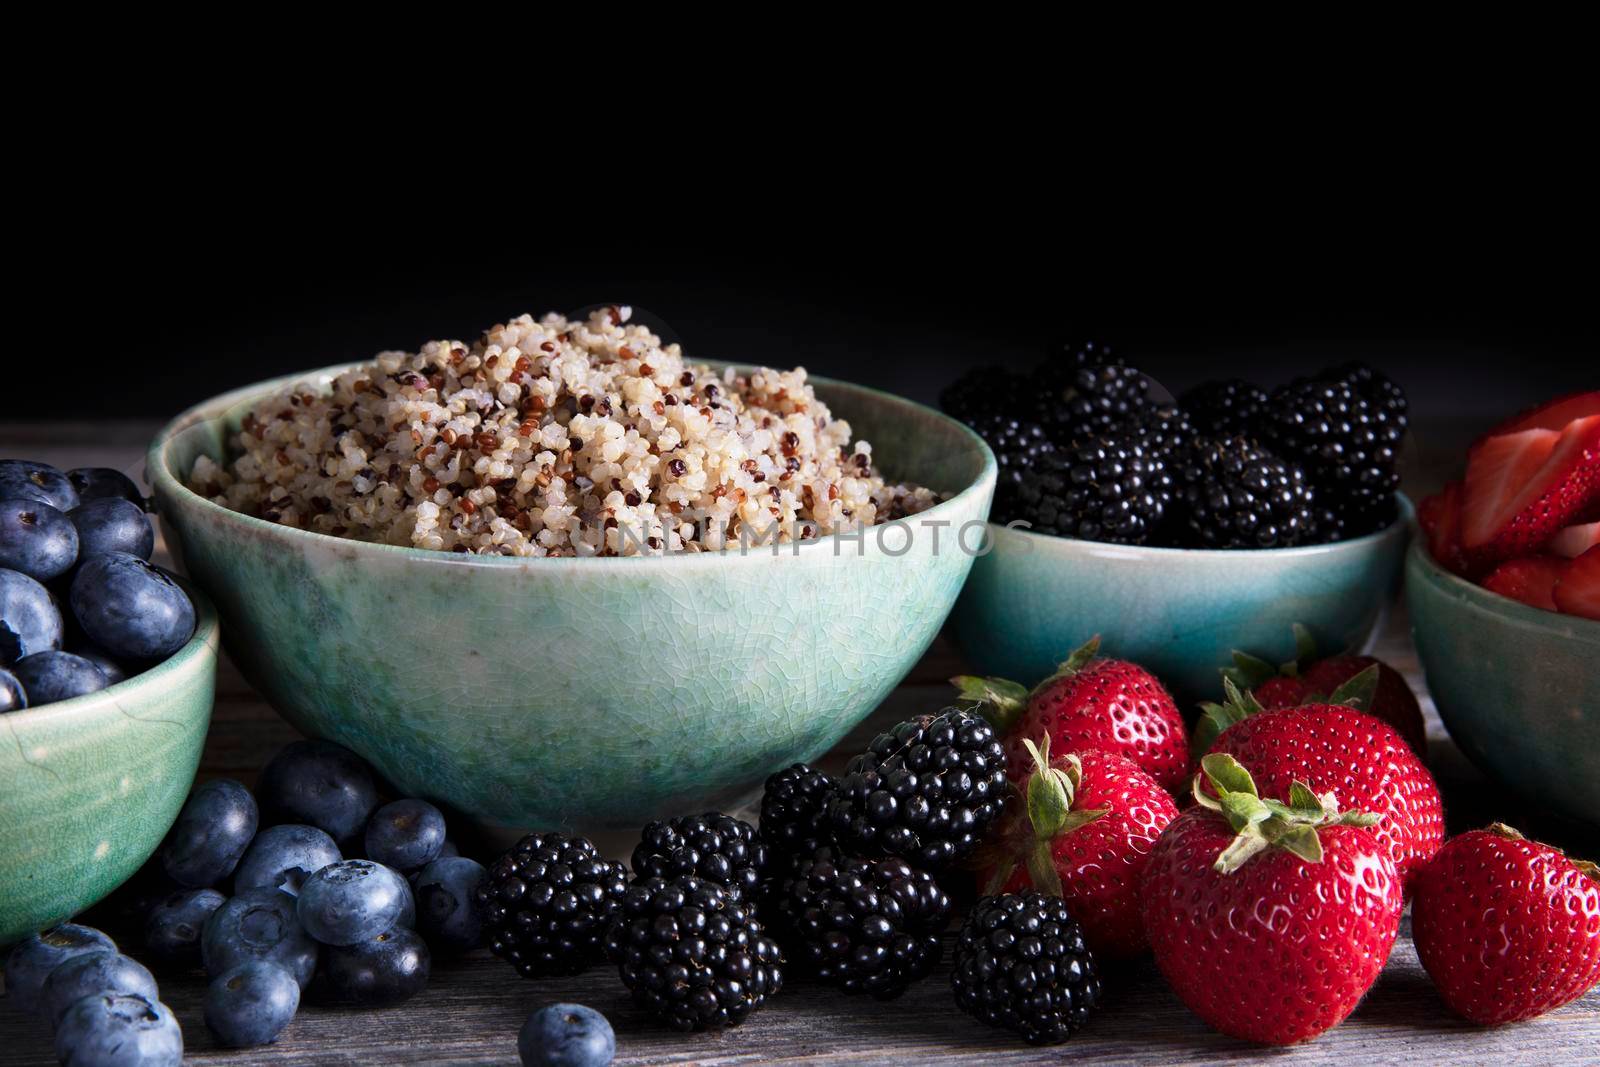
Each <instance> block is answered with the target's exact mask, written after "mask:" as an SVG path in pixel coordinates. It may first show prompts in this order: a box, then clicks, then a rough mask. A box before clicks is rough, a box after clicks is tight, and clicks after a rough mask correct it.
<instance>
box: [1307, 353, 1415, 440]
mask: <svg viewBox="0 0 1600 1067" xmlns="http://www.w3.org/2000/svg"><path fill="white" fill-rule="evenodd" d="M1317 377H1318V378H1320V379H1322V380H1323V381H1330V382H1347V383H1349V384H1350V385H1351V386H1352V387H1354V388H1355V390H1356V392H1358V393H1360V394H1361V395H1362V396H1364V397H1366V398H1367V399H1368V400H1369V401H1371V402H1372V403H1374V404H1376V405H1377V406H1378V407H1379V408H1382V409H1383V410H1385V411H1387V412H1388V413H1389V416H1390V417H1391V418H1394V419H1398V420H1399V422H1400V425H1401V426H1406V425H1408V424H1409V422H1410V412H1411V402H1410V401H1409V400H1407V399H1406V391H1405V390H1404V389H1402V388H1400V386H1399V385H1398V384H1397V383H1395V382H1394V381H1393V380H1392V379H1390V378H1389V377H1388V376H1387V375H1385V374H1384V373H1383V372H1382V371H1379V370H1375V369H1374V368H1372V367H1370V366H1368V365H1367V364H1365V363H1361V362H1359V361H1358V362H1352V363H1341V364H1339V365H1338V366H1337V367H1329V368H1328V369H1327V370H1325V371H1323V372H1322V373H1321V374H1319V375H1317Z"/></svg>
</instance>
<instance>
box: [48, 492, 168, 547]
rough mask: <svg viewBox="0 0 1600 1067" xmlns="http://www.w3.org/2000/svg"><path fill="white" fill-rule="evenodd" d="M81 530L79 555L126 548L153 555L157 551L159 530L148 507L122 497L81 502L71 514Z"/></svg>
mask: <svg viewBox="0 0 1600 1067" xmlns="http://www.w3.org/2000/svg"><path fill="white" fill-rule="evenodd" d="M68 518H69V519H71V521H72V525H73V526H74V527H76V528H77V531H78V557H79V558H80V559H89V558H91V557H93V556H107V555H110V554H111V553H113V552H123V553H126V554H127V555H130V556H138V557H139V558H140V559H149V558H150V553H151V552H154V551H155V547H156V532H155V529H154V528H153V527H152V526H151V525H150V517H149V516H148V515H146V514H145V513H144V508H141V507H140V506H139V505H138V504H134V503H130V502H129V501H126V500H123V499H122V498H121V497H105V498H102V499H100V500H91V501H89V502H88V503H87V504H80V505H79V506H78V507H76V508H74V509H73V510H72V514H71V515H69V516H68Z"/></svg>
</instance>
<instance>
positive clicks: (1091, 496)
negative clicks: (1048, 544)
mask: <svg viewBox="0 0 1600 1067" xmlns="http://www.w3.org/2000/svg"><path fill="white" fill-rule="evenodd" d="M1170 496H1171V483H1170V478H1169V475H1168V473H1167V461H1166V459H1165V458H1163V457H1162V456H1161V455H1160V454H1158V453H1156V452H1154V451H1152V450H1151V449H1150V448H1149V447H1147V446H1146V444H1145V443H1144V442H1142V441H1141V440H1140V439H1139V438H1138V437H1137V436H1136V435H1134V434H1131V433H1107V434H1103V435H1101V436H1098V437H1093V438H1090V439H1089V440H1087V441H1084V442H1083V443H1081V444H1077V445H1073V446H1071V447H1070V448H1067V449H1064V450H1062V451H1060V452H1056V453H1053V454H1052V455H1050V456H1048V457H1044V458H1043V459H1041V461H1040V462H1039V463H1038V464H1037V465H1036V466H1035V468H1034V470H1033V472H1032V473H1031V474H1030V475H1029V476H1028V477H1027V478H1025V479H1024V480H1023V483H1022V486H1021V488H1019V489H1018V491H1017V499H1018V501H1019V517H1021V518H1023V519H1025V520H1027V521H1028V522H1031V523H1032V524H1033V529H1034V530H1035V531H1036V532H1039V533H1047V534H1054V535H1056V536H1057V537H1076V538H1079V539H1081V540H1084V541H1110V542H1113V543H1115V544H1124V545H1142V544H1144V543H1145V542H1146V541H1147V540H1148V539H1149V538H1150V535H1151V534H1152V533H1154V532H1155V530H1156V529H1157V528H1158V527H1159V526H1160V524H1161V519H1162V516H1163V515H1164V514H1165V513H1166V507H1167V503H1168V501H1169V499H1170Z"/></svg>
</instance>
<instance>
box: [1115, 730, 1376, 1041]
mask: <svg viewBox="0 0 1600 1067" xmlns="http://www.w3.org/2000/svg"><path fill="white" fill-rule="evenodd" d="M1272 714H1278V715H1281V714H1288V713H1285V712H1274V713H1272ZM1202 766H1203V768H1204V774H1205V776H1206V777H1207V778H1208V779H1209V780H1210V782H1211V787H1212V789H1213V790H1214V791H1215V794H1216V798H1217V799H1213V798H1212V797H1211V796H1209V795H1207V794H1206V792H1204V791H1202V790H1201V789H1200V787H1199V779H1198V778H1197V779H1196V786H1195V797H1196V799H1197V800H1198V801H1199V802H1200V803H1201V804H1202V805H1204V806H1203V807H1195V808H1190V809H1189V810H1188V811H1186V812H1184V813H1183V814H1182V815H1180V816H1178V818H1176V819H1175V820H1173V822H1172V825H1171V826H1169V827H1167V832H1166V833H1164V834H1162V835H1161V839H1160V840H1159V841H1157V842H1156V847H1155V850H1154V851H1153V852H1152V853H1151V854H1150V859H1149V861H1148V863H1147V864H1146V866H1145V871H1144V878H1143V880H1142V883H1141V886H1140V890H1141V892H1140V910H1141V913H1142V914H1143V915H1144V923H1145V932H1146V934H1147V935H1148V936H1149V938H1150V947H1151V948H1152V949H1154V950H1155V958H1156V965H1157V966H1158V967H1159V968H1160V969H1161V973H1162V975H1163V976H1164V977H1165V978H1166V980H1167V983H1168V984H1169V985H1171V986H1172V989H1173V991H1174V992H1176V993H1177V994H1178V996H1179V998H1181V999H1182V1000H1183V1002H1184V1003H1185V1004H1187V1005H1188V1006H1189V1009H1190V1010H1191V1011H1193V1012H1194V1013H1195V1014H1196V1015H1198V1016H1200V1017H1201V1018H1202V1019H1204V1020H1205V1021H1206V1022H1207V1023H1208V1024H1209V1025H1211V1026H1213V1027H1215V1028H1216V1029H1218V1030H1220V1031H1222V1032H1223V1033H1225V1034H1229V1035H1231V1036H1233V1037H1239V1038H1244V1039H1245V1040H1248V1041H1262V1042H1266V1043H1269V1044H1274V1045H1288V1044H1292V1043H1294V1042H1296V1041H1304V1040H1306V1039H1308V1038H1312V1037H1316V1036H1317V1035H1318V1034H1320V1033H1322V1032H1323V1031H1324V1030H1327V1029H1328V1028H1329V1027H1331V1026H1334V1025H1336V1024H1337V1023H1339V1022H1341V1021H1342V1020H1343V1019H1344V1018H1345V1017H1346V1016H1348V1015H1349V1014H1350V1012H1351V1011H1352V1010H1354V1008H1355V1006H1356V1004H1357V1003H1358V1002H1359V1001H1360V1000H1361V998H1362V997H1363V996H1364V995H1365V994H1366V992H1367V990H1368V989H1370V988H1371V987H1372V983H1373V982H1374V981H1376V980H1377V977H1378V972H1379V971H1381V970H1382V969H1383V965H1384V962H1385V961H1386V960H1387V959H1388V958H1389V950H1390V948H1391V947H1393V945H1394V939H1395V934H1396V933H1397V932H1398V930H1399V927H1400V911H1401V909H1402V908H1403V907H1404V906H1405V899H1404V896H1403V894H1402V892H1401V888H1400V877H1399V874H1398V872H1397V871H1396V870H1395V866H1394V862H1393V860H1391V859H1390V857H1389V852H1388V849H1387V848H1386V847H1385V845H1384V843H1383V842H1382V841H1381V840H1380V838H1379V837H1378V835H1377V834H1375V833H1374V831H1373V830H1370V829H1366V828H1365V827H1367V826H1370V825H1371V824H1372V822H1371V820H1372V819H1373V818H1374V816H1372V815H1370V814H1363V813H1359V812H1351V813H1344V814H1341V813H1340V812H1339V811H1338V808H1337V804H1336V802H1335V798H1334V796H1333V795H1332V794H1327V795H1324V796H1320V797H1319V796H1317V795H1315V794H1314V793H1313V792H1312V790H1311V788H1310V787H1309V786H1307V785H1306V784H1305V783H1303V782H1297V783H1295V784H1294V785H1293V786H1292V788H1291V790H1290V792H1289V793H1288V794H1287V796H1288V800H1289V802H1288V804H1284V803H1281V802H1277V801H1273V800H1263V799H1261V797H1260V795H1259V794H1258V793H1257V791H1256V786H1255V782H1254V781H1252V779H1251V777H1250V774H1249V773H1248V772H1246V771H1245V769H1244V768H1243V767H1241V766H1240V765H1239V764H1238V763H1237V762H1235V761H1234V760H1232V759H1229V758H1228V757H1226V756H1220V755H1210V756H1207V757H1205V760H1204V761H1203V763H1202ZM1268 795H1269V796H1270V795H1271V794H1270V793H1269V794H1268Z"/></svg>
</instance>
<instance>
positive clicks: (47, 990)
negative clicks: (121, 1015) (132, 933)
mask: <svg viewBox="0 0 1600 1067" xmlns="http://www.w3.org/2000/svg"><path fill="white" fill-rule="evenodd" d="M94 996H125V997H149V998H150V999H151V1000H159V999H160V997H161V993H160V991H159V990H157V989H156V980H155V978H154V976H152V975H151V974H150V972H149V971H147V970H145V966H144V964H142V963H140V962H139V961H138V960H134V959H129V958H128V957H127V956H124V955H122V954H121V953H120V952H109V951H108V952H86V953H84V954H83V955H82V956H74V957H73V958H72V959H70V960H68V961H67V962H65V963H63V964H62V965H61V966H59V967H57V968H56V969H55V970H53V971H51V972H50V977H49V978H46V979H45V980H44V990H43V996H42V999H41V1003H42V1004H43V1005H44V1011H43V1012H42V1013H41V1014H43V1015H44V1017H45V1018H46V1019H48V1020H49V1022H50V1025H51V1026H57V1025H59V1024H60V1022H61V1017H62V1016H63V1015H65V1014H66V1013H67V1009H68V1008H70V1007H72V1006H73V1005H74V1004H76V1003H77V1002H78V1001H80V1000H82V999H83V998H84V997H94Z"/></svg>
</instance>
